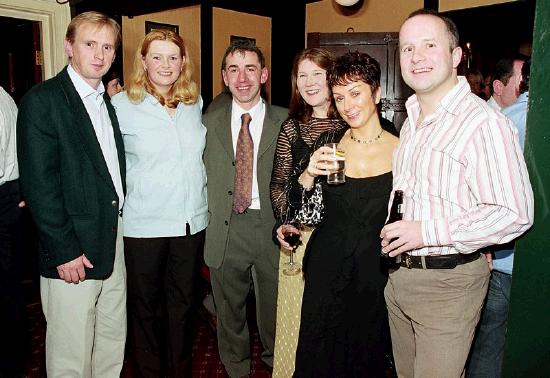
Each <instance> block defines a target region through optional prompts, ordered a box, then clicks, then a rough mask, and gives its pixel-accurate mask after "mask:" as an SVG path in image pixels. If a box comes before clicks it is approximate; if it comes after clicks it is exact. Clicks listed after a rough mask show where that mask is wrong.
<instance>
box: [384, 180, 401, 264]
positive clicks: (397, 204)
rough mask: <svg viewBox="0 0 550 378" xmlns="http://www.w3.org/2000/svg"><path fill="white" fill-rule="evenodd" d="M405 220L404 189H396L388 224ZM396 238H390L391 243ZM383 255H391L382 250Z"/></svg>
mask: <svg viewBox="0 0 550 378" xmlns="http://www.w3.org/2000/svg"><path fill="white" fill-rule="evenodd" d="M400 220H403V191H402V190H396V191H395V192H394V193H393V201H392V203H391V209H390V216H389V217H388V221H387V222H386V224H390V223H393V222H397V221H400ZM394 240H395V239H392V240H390V243H391V242H393V241H394ZM382 257H389V255H388V254H387V253H384V252H382ZM393 260H395V257H394V258H393V259H392V263H393V262H395V261H393Z"/></svg>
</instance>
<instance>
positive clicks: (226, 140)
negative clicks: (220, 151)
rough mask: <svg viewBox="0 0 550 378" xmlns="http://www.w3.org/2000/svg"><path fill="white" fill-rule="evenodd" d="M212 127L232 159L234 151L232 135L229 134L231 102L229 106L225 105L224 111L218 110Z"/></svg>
mask: <svg viewBox="0 0 550 378" xmlns="http://www.w3.org/2000/svg"><path fill="white" fill-rule="evenodd" d="M214 127H215V129H214V130H215V133H216V135H217V137H218V139H219V140H220V143H221V145H222V146H223V148H224V150H225V152H227V154H228V155H229V156H230V157H231V159H234V158H235V151H233V137H232V136H231V102H230V103H229V106H226V110H225V111H223V112H218V117H217V119H216V120H215V125H214Z"/></svg>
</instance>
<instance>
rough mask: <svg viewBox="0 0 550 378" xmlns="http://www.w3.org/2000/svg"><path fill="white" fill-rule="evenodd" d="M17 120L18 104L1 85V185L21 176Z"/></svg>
mask: <svg viewBox="0 0 550 378" xmlns="http://www.w3.org/2000/svg"><path fill="white" fill-rule="evenodd" d="M16 121H17V106H16V105H15V102H14V101H13V99H12V98H11V96H10V95H9V94H8V93H7V92H6V91H5V90H4V88H2V87H0V185H3V184H5V183H6V182H8V181H13V180H16V179H18V178H19V169H18V165H17V147H16V141H15V123H16Z"/></svg>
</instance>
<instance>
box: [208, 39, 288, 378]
mask: <svg viewBox="0 0 550 378" xmlns="http://www.w3.org/2000/svg"><path fill="white" fill-rule="evenodd" d="M222 62H223V63H222V77H223V80H224V83H225V85H226V86H228V87H229V90H230V91H231V95H232V101H231V102H224V103H222V104H219V106H216V107H215V109H214V110H212V111H210V112H207V113H206V114H205V115H204V118H203V122H204V125H205V126H206V128H207V129H208V133H207V136H206V139H207V143H206V150H205V152H204V162H205V165H206V171H207V174H208V207H209V210H210V214H211V221H210V224H209V227H208V230H207V232H206V243H205V249H204V260H205V263H206V264H207V265H208V267H209V268H210V279H211V283H212V292H213V293H214V301H215V303H216V311H217V322H218V324H217V334H218V349H219V353H220V358H221V360H222V363H223V364H224V366H225V369H226V371H227V373H228V374H229V376H231V377H242V376H247V375H248V374H249V372H250V337H249V332H248V326H247V318H246V309H247V298H248V295H249V293H250V290H251V287H252V286H253V287H254V294H255V298H256V319H257V322H258V331H259V334H260V340H261V342H262V345H263V347H264V351H263V352H262V361H263V362H264V363H265V364H266V366H267V367H268V369H272V367H273V347H274V340H275V316H276V312H277V309H276V306H277V268H278V263H279V254H278V250H277V246H276V245H275V243H273V241H272V231H273V226H274V225H275V218H274V217H273V211H272V209H271V204H270V201H269V182H270V179H271V169H272V167H273V156H274V154H275V144H276V139H277V134H278V132H279V128H280V125H281V123H282V122H283V121H284V119H285V118H286V115H287V111H286V109H283V108H280V107H277V106H272V105H269V104H268V103H266V102H265V101H264V100H263V99H262V97H261V95H260V89H261V86H262V85H263V84H264V83H265V82H266V81H267V78H268V71H267V68H266V66H265V58H264V55H263V53H262V51H261V50H260V49H259V48H258V47H256V46H255V45H254V44H251V43H250V42H247V41H238V42H234V43H232V44H231V45H230V46H229V47H228V48H227V49H226V51H225V54H224V56H223V59H222Z"/></svg>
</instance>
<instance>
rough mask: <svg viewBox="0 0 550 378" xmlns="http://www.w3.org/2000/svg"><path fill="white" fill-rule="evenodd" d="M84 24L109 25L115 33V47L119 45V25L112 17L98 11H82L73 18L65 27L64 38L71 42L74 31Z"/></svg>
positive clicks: (73, 37) (72, 41)
mask: <svg viewBox="0 0 550 378" xmlns="http://www.w3.org/2000/svg"><path fill="white" fill-rule="evenodd" d="M84 24H92V25H96V26H97V27H98V28H100V27H104V26H108V27H110V28H111V29H112V31H113V34H114V35H115V49H117V48H118V46H120V40H121V36H120V25H119V24H118V22H116V21H115V20H113V19H112V18H110V17H108V16H106V15H104V14H103V13H99V12H84V13H81V14H79V15H78V16H76V17H75V18H73V19H72V20H71V22H70V23H69V26H68V27H67V33H65V39H66V40H67V41H69V42H71V44H72V43H74V39H75V36H76V31H77V30H78V29H79V28H80V27H81V26H82V25H84Z"/></svg>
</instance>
